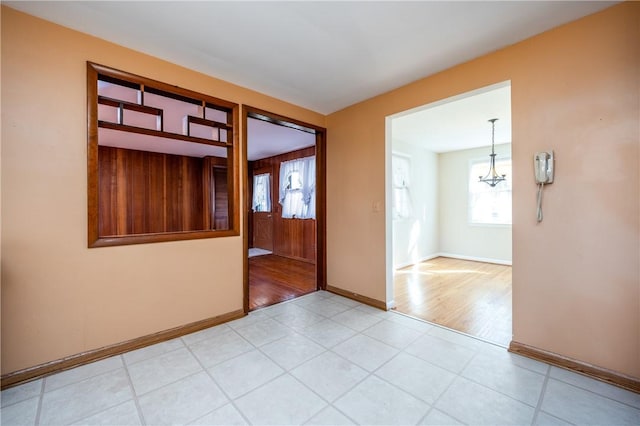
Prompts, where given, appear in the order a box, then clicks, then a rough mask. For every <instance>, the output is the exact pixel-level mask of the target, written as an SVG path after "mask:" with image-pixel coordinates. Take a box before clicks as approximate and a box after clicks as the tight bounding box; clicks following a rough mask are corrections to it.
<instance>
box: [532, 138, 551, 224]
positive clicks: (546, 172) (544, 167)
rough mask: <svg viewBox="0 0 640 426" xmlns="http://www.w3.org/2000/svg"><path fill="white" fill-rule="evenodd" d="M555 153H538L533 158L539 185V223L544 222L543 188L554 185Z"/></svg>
mask: <svg viewBox="0 0 640 426" xmlns="http://www.w3.org/2000/svg"><path fill="white" fill-rule="evenodd" d="M553 166H554V164H553V151H549V152H544V151H543V152H537V153H536V154H535V155H534V156H533V171H534V175H535V178H536V183H537V184H538V207H537V218H538V222H542V188H544V185H545V184H547V185H548V184H550V183H553Z"/></svg>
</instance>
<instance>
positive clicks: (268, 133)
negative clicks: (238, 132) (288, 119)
mask: <svg viewBox="0 0 640 426" xmlns="http://www.w3.org/2000/svg"><path fill="white" fill-rule="evenodd" d="M315 144H316V136H315V134H312V133H307V132H303V131H302V130H295V129H292V128H289V127H284V126H280V125H277V124H271V123H268V122H266V121H262V120H257V119H255V118H251V117H249V118H248V119H247V160H249V161H254V160H259V159H261V158H266V157H272V156H274V155H277V154H282V153H284V152H291V151H295V150H297V149H302V148H307V147H310V146H313V145H315Z"/></svg>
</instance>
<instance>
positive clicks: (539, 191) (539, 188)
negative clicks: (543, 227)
mask: <svg viewBox="0 0 640 426" xmlns="http://www.w3.org/2000/svg"><path fill="white" fill-rule="evenodd" d="M542 188H544V183H542V182H540V183H539V184H538V209H537V214H538V222H542Z"/></svg>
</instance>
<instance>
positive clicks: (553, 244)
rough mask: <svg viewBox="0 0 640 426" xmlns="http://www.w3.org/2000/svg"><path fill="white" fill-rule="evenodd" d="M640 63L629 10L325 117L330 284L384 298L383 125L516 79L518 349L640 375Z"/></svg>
mask: <svg viewBox="0 0 640 426" xmlns="http://www.w3.org/2000/svg"><path fill="white" fill-rule="evenodd" d="M639 55H640V3H637V2H633V3H624V4H621V5H619V6H614V7H612V8H610V9H608V10H605V11H603V12H601V13H598V14H595V15H592V16H589V17H586V18H584V19H581V20H578V21H576V22H574V23H570V24H568V25H565V26H562V27H559V28H557V29H554V30H552V31H549V32H546V33H544V34H541V35H539V36H536V37H533V38H531V39H529V40H526V41H524V42H521V43H518V44H516V45H513V46H510V47H508V48H505V49H502V50H500V51H497V52H494V53H492V54H489V55H486V56H483V57H481V58H478V59H476V60H473V61H471V62H468V63H465V64H462V65H459V66H456V67H454V68H452V69H449V70H447V71H444V72H442V73H439V74H436V75H433V76H431V77H428V78H425V79H423V80H420V81H418V82H415V83H413V84H410V85H408V86H405V87H402V88H400V89H397V90H395V91H392V92H390V93H387V94H384V95H381V96H379V97H376V98H373V99H370V100H367V101H365V102H362V103H360V104H357V105H354V106H352V107H349V108H347V109H345V110H342V111H339V112H337V113H334V114H332V115H330V116H329V117H328V121H327V123H328V129H329V130H328V132H329V133H328V134H329V144H328V153H327V164H328V166H327V167H328V171H327V172H328V194H327V198H328V199H327V203H328V218H327V233H328V241H327V244H328V248H327V250H328V267H329V270H328V282H329V284H330V285H333V286H336V287H340V288H343V289H347V290H351V291H354V292H357V293H361V294H363V295H366V296H369V297H373V298H375V299H379V300H385V298H386V297H387V294H386V288H385V214H384V212H374V209H373V208H372V207H373V203H375V202H377V201H384V197H385V178H384V173H383V170H384V167H385V117H386V116H388V115H391V114H395V113H398V112H400V111H404V110H407V109H410V108H414V107H417V106H420V105H423V104H427V103H430V102H434V101H437V100H441V99H445V98H447V97H450V96H454V95H457V94H460V93H464V92H468V91H470V90H474V89H477V88H480V87H484V86H487V85H490V84H494V83H498V82H501V81H504V80H511V85H512V119H513V128H512V132H513V133H512V136H513V162H514V165H513V172H514V185H513V188H514V196H513V197H514V198H513V311H514V316H513V332H514V340H516V341H518V342H521V343H525V344H528V345H532V346H535V347H538V348H541V349H545V350H549V351H552V352H556V353H559V354H562V355H565V356H569V357H572V358H576V359H578V360H581V361H584V362H588V363H592V364H594V365H597V366H601V367H605V368H609V369H611V370H615V371H618V372H621V373H625V374H628V375H631V376H635V377H640V270H639V261H640V223H639V222H640V211H639V203H640V188H639V176H638V169H639V160H640V158H639V155H640V149H639V148H640V127H639V118H640V107H639V94H640V86H639V78H640V56H639ZM546 149H553V150H555V153H556V158H557V163H556V165H557V175H556V181H555V183H554V184H553V185H551V186H549V187H547V188H546V189H545V194H544V197H545V198H544V216H545V219H544V222H543V223H541V224H536V220H535V217H536V215H535V198H536V185H535V184H534V181H533V170H532V169H533V166H532V156H533V154H534V152H536V151H539V150H546ZM594 165H596V167H594ZM540 271H544V273H543V274H542V275H541V274H540ZM390 299H391V298H388V299H387V300H390Z"/></svg>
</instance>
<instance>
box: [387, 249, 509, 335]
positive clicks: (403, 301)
mask: <svg viewBox="0 0 640 426" xmlns="http://www.w3.org/2000/svg"><path fill="white" fill-rule="evenodd" d="M394 298H395V302H396V309H397V311H398V312H402V313H404V314H407V315H411V316H414V317H417V318H421V319H424V320H426V321H430V322H434V323H436V324H439V325H442V326H445V327H448V328H452V329H454V330H458V331H462V332H464V333H467V334H470V335H472V336H476V337H480V338H483V339H485V340H487V341H490V342H494V343H498V344H500V345H503V346H508V345H509V343H510V342H511V336H512V333H511V266H505V265H495V264H491V263H482V262H472V261H468V260H459V259H450V258H445V257H438V258H435V259H431V260H428V261H425V262H422V263H419V264H417V265H413V266H408V267H406V268H403V269H400V270H397V271H395V273H394Z"/></svg>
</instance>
